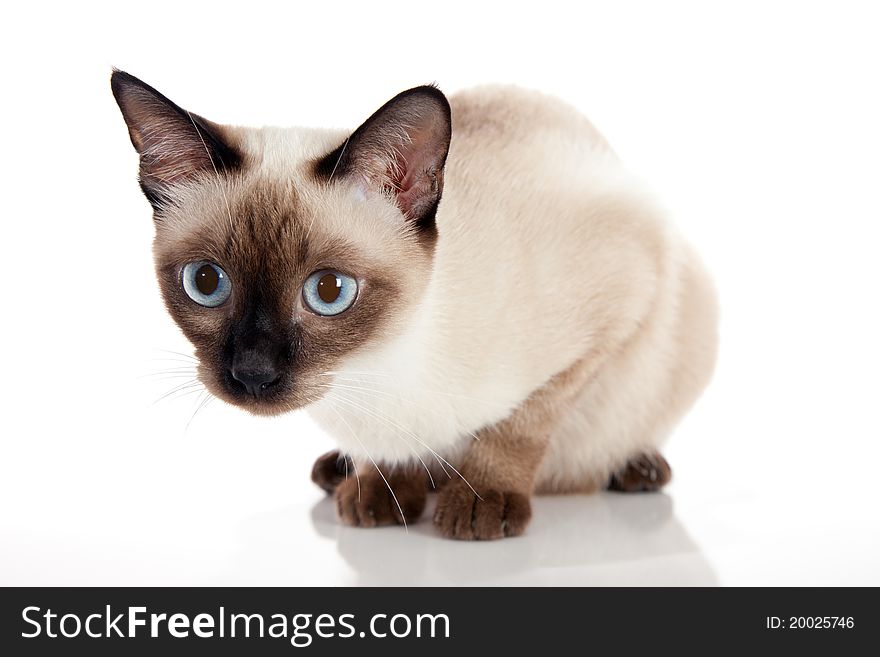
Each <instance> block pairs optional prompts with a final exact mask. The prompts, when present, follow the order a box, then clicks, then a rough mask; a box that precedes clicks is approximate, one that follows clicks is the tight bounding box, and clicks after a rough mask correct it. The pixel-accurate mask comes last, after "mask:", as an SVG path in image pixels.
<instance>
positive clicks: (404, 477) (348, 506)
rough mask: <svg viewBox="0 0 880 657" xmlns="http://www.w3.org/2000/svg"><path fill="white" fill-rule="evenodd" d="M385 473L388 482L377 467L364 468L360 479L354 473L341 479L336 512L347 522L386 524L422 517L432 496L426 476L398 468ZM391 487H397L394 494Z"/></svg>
mask: <svg viewBox="0 0 880 657" xmlns="http://www.w3.org/2000/svg"><path fill="white" fill-rule="evenodd" d="M384 474H385V478H386V479H387V480H388V481H387V484H386V482H385V481H384V480H383V479H382V477H380V476H379V473H378V472H376V471H375V470H374V471H372V472H370V471H367V472H361V473H360V482H358V479H357V477H355V476H353V475H350V476H349V477H348V478H347V479H343V480H342V481H341V482H340V483H339V485H338V486H337V487H336V512H337V515H338V516H339V519H340V520H341V521H342V523H343V524H346V525H350V526H352V527H382V526H384V525H403V524H412V523H414V522H415V521H416V520H418V518H419V516H421V515H422V512H423V511H424V510H425V502H426V501H427V498H428V486H427V480H426V479H425V476H424V475H423V474H421V475H420V474H412V473H394V472H385V473H384ZM389 487H390V490H389ZM391 490H393V491H394V495H393V496H392V495H391ZM395 498H396V501H395ZM398 504H399V505H400V506H399V507H398ZM401 510H402V511H403V515H401Z"/></svg>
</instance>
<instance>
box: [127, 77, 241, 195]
mask: <svg viewBox="0 0 880 657" xmlns="http://www.w3.org/2000/svg"><path fill="white" fill-rule="evenodd" d="M110 86H111V88H112V90H113V96H114V97H115V98H116V102H117V103H118V104H119V109H120V110H122V116H123V118H124V119H125V123H126V124H127V125H128V134H129V136H130V137H131V143H132V144H133V145H134V148H135V150H136V151H137V152H138V154H139V155H140V156H141V165H140V183H141V189H143V190H144V194H145V195H146V197H147V199H148V200H149V201H150V203H151V204H152V205H153V207H154V208H155V209H156V210H159V209H160V208H161V206H162V204H163V202H164V201H165V200H167V199H168V198H170V197H172V196H173V189H174V186H175V185H178V184H180V183H182V182H186V181H188V180H191V179H193V178H194V177H196V176H198V175H200V174H202V173H206V172H207V173H210V174H212V175H214V172H215V171H216V173H217V175H220V174H221V173H222V172H224V171H229V170H232V169H234V168H236V167H238V166H239V165H240V163H241V156H240V155H239V153H238V152H237V151H236V150H235V149H234V148H232V147H231V146H230V145H229V144H227V143H225V142H224V140H223V137H222V134H221V132H222V130H221V128H220V126H218V125H216V124H214V123H211V122H210V121H207V120H205V119H203V118H202V117H200V116H197V115H195V114H192V113H190V112H188V111H186V110H185V109H183V108H181V107H178V106H177V105H175V104H174V103H173V102H171V101H170V100H168V99H167V98H166V97H165V96H163V95H162V94H160V93H159V92H158V91H156V90H155V89H153V87H151V86H150V85H148V84H146V83H145V82H142V81H141V80H139V79H137V78H136V77H134V76H133V75H129V74H128V73H126V72H124V71H120V70H116V69H114V71H113V75H112V77H111V78H110Z"/></svg>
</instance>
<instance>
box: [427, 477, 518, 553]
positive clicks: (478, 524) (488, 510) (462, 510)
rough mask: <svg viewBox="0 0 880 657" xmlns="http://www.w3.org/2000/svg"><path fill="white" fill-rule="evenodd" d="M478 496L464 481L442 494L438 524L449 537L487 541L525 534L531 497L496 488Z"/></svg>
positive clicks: (435, 522)
mask: <svg viewBox="0 0 880 657" xmlns="http://www.w3.org/2000/svg"><path fill="white" fill-rule="evenodd" d="M479 492H480V496H479V497H477V495H476V494H475V493H474V491H472V490H471V488H470V487H469V486H468V485H467V484H466V483H464V482H463V481H450V482H449V483H447V484H446V485H445V486H444V487H443V488H442V489H441V490H440V492H439V493H438V497H437V509H436V511H435V512H434V524H435V525H436V526H437V528H438V529H439V530H440V532H441V533H442V534H443V536H445V537H446V538H455V539H459V540H465V541H486V540H493V539H497V538H504V537H505V536H519V535H520V534H522V533H523V532H524V531H525V529H526V526H527V525H528V524H529V520H531V517H532V505H531V503H530V502H529V498H528V496H527V495H523V494H522V493H513V492H503V491H499V490H493V489H484V488H480V489H479Z"/></svg>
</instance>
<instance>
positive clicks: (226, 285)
mask: <svg viewBox="0 0 880 657" xmlns="http://www.w3.org/2000/svg"><path fill="white" fill-rule="evenodd" d="M183 290H184V292H186V294H187V296H188V297H189V298H190V299H192V300H193V301H195V302H196V303H197V304H199V305H200V306H207V307H208V308H216V307H217V306H219V305H220V304H221V303H223V302H224V301H226V300H227V299H228V298H229V295H230V294H232V283H231V282H230V281H229V277H228V276H227V275H226V272H225V271H223V270H222V269H220V267H218V266H217V265H215V264H214V263H213V262H205V261H204V260H202V261H199V262H191V263H189V264H188V265H186V266H185V267H184V268H183Z"/></svg>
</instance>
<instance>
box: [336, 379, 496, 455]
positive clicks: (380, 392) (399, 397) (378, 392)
mask: <svg viewBox="0 0 880 657" xmlns="http://www.w3.org/2000/svg"><path fill="white" fill-rule="evenodd" d="M343 380H344V381H347V382H354V383H367V382H366V381H363V382H362V381H358V380H356V379H343ZM325 385H331V386H335V387H337V388H339V389H346V390H354V391H358V392H362V393H365V394H370V395H373V396H374V397H376V396H382V397H388V398H391V399H394V400H397V401H401V402H406V403H407V404H411V405H412V406H415V407H416V408H418V409H420V410H422V411H426V412H428V413H433V414H434V415H437V416H439V417H445V414H444V413H442V412H441V411H439V410H437V409H436V408H429V407H427V406H424V405H422V404H419V403H418V402H415V401H413V400H412V399H407V398H406V397H403V396H402V395H396V394H394V393H393V392H388V391H386V390H377V389H375V388H368V387H364V386H359V385H345V384H341V383H336V382H332V383H330V384H325ZM464 433H465V434H466V435H468V436H470V437H471V438H473V439H474V440H476V441H477V442H479V441H480V439H479V438H478V437H477V436H476V434H474V433H473V432H472V431H465V432H464Z"/></svg>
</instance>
